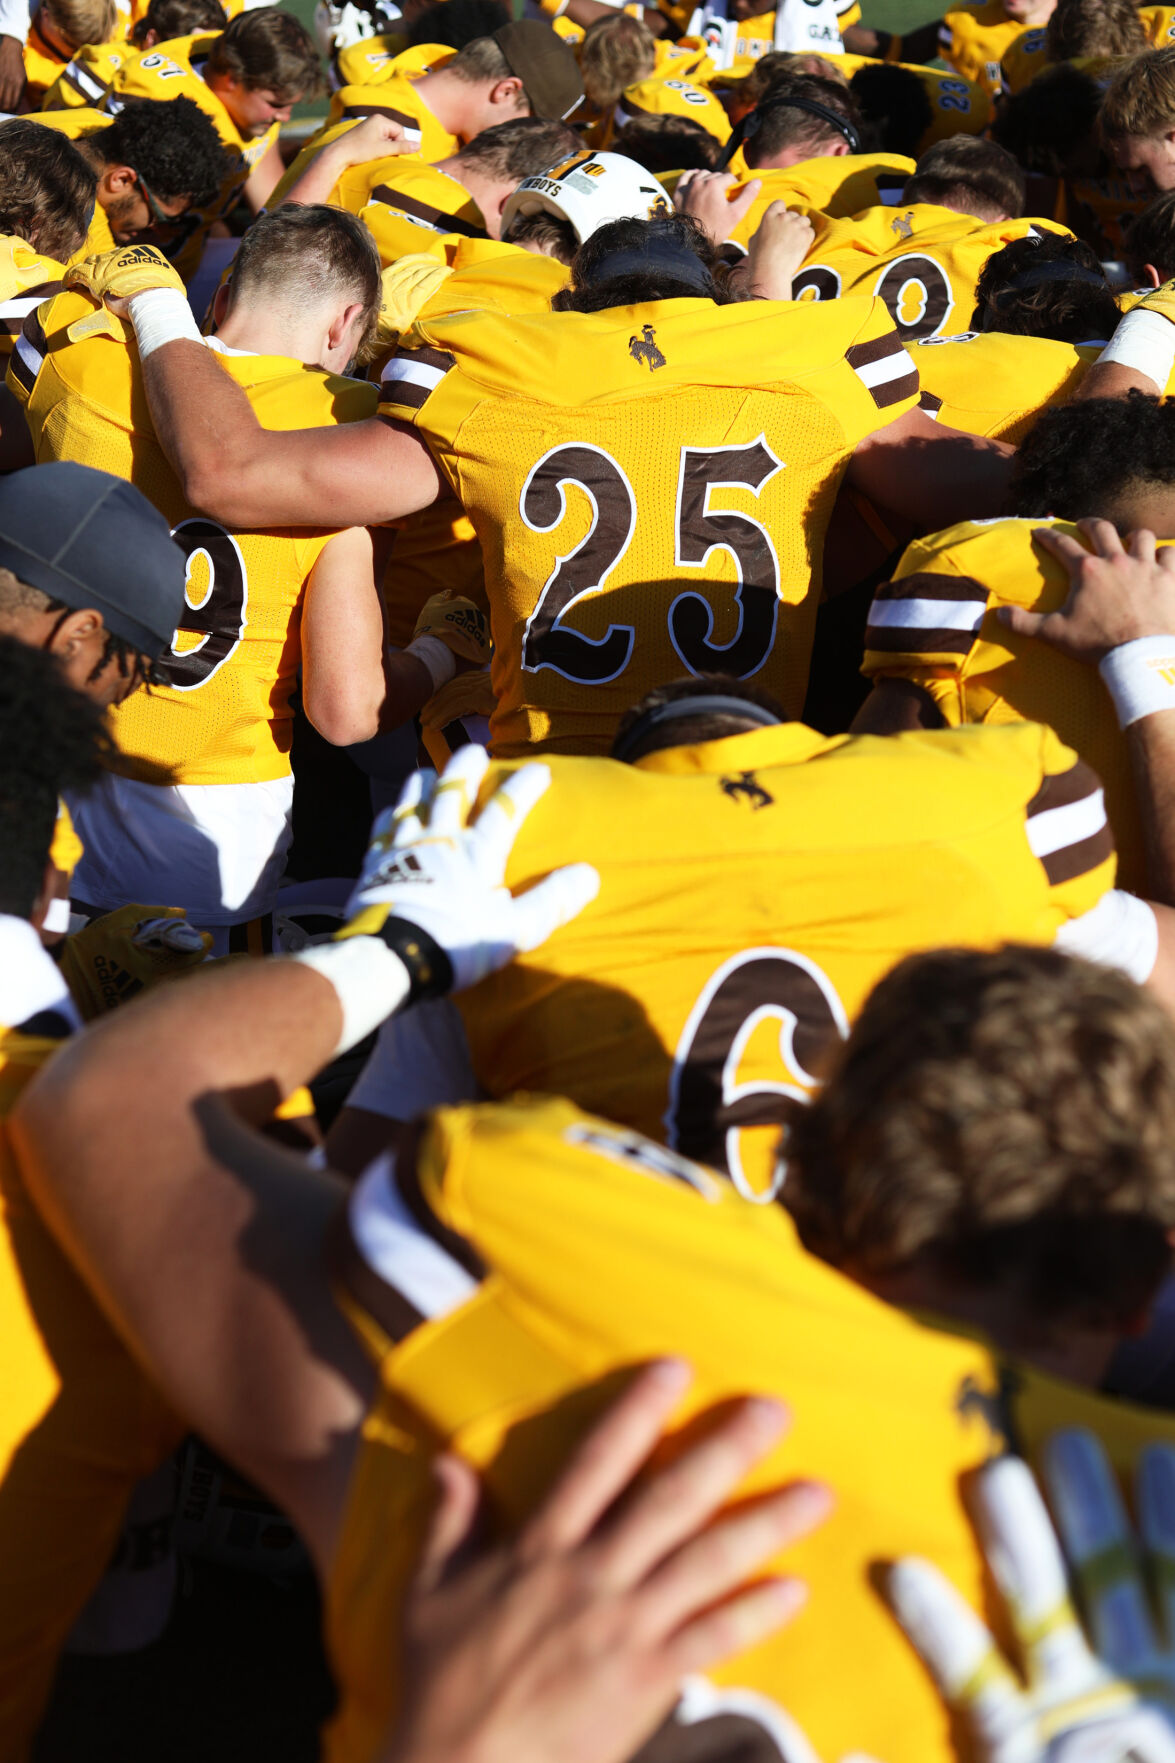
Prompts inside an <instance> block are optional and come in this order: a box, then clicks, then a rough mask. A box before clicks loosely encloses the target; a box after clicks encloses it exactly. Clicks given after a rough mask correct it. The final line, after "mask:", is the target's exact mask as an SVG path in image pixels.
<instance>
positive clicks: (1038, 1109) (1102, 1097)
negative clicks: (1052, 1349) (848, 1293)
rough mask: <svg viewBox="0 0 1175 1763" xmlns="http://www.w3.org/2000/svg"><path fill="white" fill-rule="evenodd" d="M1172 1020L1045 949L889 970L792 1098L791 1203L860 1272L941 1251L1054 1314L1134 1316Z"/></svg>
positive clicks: (1096, 972)
mask: <svg viewBox="0 0 1175 1763" xmlns="http://www.w3.org/2000/svg"><path fill="white" fill-rule="evenodd" d="M1173 1134H1175V1026H1173V1025H1172V1023H1171V1019H1170V1017H1169V1016H1168V1015H1167V1014H1166V1013H1165V1012H1164V1010H1163V1008H1162V1006H1161V1005H1160V1004H1159V1003H1158V1001H1157V999H1154V998H1151V997H1149V996H1148V995H1147V993H1146V992H1145V991H1143V990H1142V989H1141V988H1140V987H1139V986H1136V985H1135V984H1134V983H1133V982H1132V981H1131V980H1128V979H1127V978H1125V976H1124V975H1122V974H1120V973H1117V972H1115V971H1114V970H1113V969H1112V968H1109V967H1100V966H1099V967H1095V966H1093V965H1092V964H1091V963H1089V962H1085V961H1076V960H1074V959H1072V958H1071V957H1069V956H1066V955H1063V954H1061V953H1059V952H1058V951H1056V950H1053V949H1042V948H1035V949H1030V948H1016V947H1009V948H1006V949H1001V950H997V951H995V952H994V953H982V952H980V951H977V950H961V949H947V950H940V951H936V952H934V953H933V954H929V955H915V956H911V957H910V958H908V959H907V960H905V961H902V962H900V963H899V964H898V966H897V967H895V968H894V969H893V971H892V972H891V973H889V974H888V975H887V976H886V977H885V978H884V979H883V980H881V981H880V983H879V984H878V985H877V987H876V988H875V989H874V991H873V993H872V995H871V996H870V997H869V999H868V1000H867V1001H866V1004H865V1007H864V1009H863V1010H862V1012H861V1014H860V1016H859V1017H858V1019H857V1023H856V1026H855V1027H854V1029H853V1032H852V1035H851V1036H850V1038H849V1040H848V1042H847V1044H846V1045H845V1046H844V1048H843V1049H842V1051H841V1053H840V1056H839V1060H838V1061H837V1063H836V1066H835V1069H834V1071H833V1073H832V1075H831V1078H830V1080H829V1082H828V1085H827V1087H826V1088H825V1089H824V1091H823V1092H822V1093H821V1094H820V1095H818V1096H817V1097H816V1098H815V1100H814V1101H813V1103H812V1105H811V1106H810V1107H808V1108H801V1109H798V1110H797V1111H796V1113H795V1115H794V1116H793V1118H792V1122H791V1124H790V1125H789V1128H788V1136H787V1140H786V1144H785V1150H786V1155H787V1181H786V1183H785V1185H784V1188H783V1193H782V1196H781V1198H782V1200H783V1203H784V1205H785V1206H786V1207H787V1209H788V1211H789V1212H790V1213H791V1214H792V1216H793V1218H794V1219H795V1221H796V1224H797V1226H798V1228H799V1232H800V1236H801V1238H802V1239H803V1242H804V1244H805V1246H806V1247H807V1248H808V1249H810V1250H811V1251H812V1252H813V1253H814V1254H817V1255H819V1256H821V1257H822V1259H824V1260H826V1261H830V1262H832V1263H833V1265H835V1266H840V1267H848V1268H850V1269H851V1270H852V1271H853V1272H855V1273H856V1274H857V1275H858V1276H859V1277H860V1276H863V1277H865V1278H866V1280H868V1278H869V1276H870V1274H874V1275H884V1274H885V1273H888V1272H890V1271H893V1270H897V1269H900V1268H902V1267H905V1266H908V1265H909V1264H910V1263H911V1262H912V1261H914V1260H915V1259H923V1260H925V1259H926V1258H933V1260H934V1261H935V1262H936V1263H937V1265H938V1267H939V1269H940V1271H941V1272H942V1273H944V1274H946V1275H947V1276H948V1277H951V1278H955V1279H960V1280H963V1281H965V1282H966V1283H968V1284H971V1285H979V1286H981V1287H988V1288H1002V1289H1004V1290H1006V1291H1008V1292H1010V1293H1015V1294H1016V1295H1017V1296H1018V1297H1019V1298H1021V1299H1022V1300H1024V1301H1025V1302H1026V1303H1027V1305H1028V1306H1029V1308H1030V1310H1031V1311H1032V1312H1033V1313H1034V1318H1035V1319H1036V1320H1037V1321H1039V1322H1040V1323H1041V1324H1042V1325H1044V1326H1046V1327H1052V1326H1059V1327H1064V1326H1065V1325H1066V1324H1067V1323H1070V1322H1074V1321H1076V1322H1078V1323H1083V1324H1085V1325H1092V1326H1100V1327H1128V1326H1130V1325H1131V1324H1133V1323H1136V1322H1137V1320H1138V1318H1139V1316H1140V1315H1141V1314H1142V1313H1143V1312H1144V1311H1145V1309H1146V1307H1147V1305H1148V1304H1149V1302H1150V1300H1151V1299H1152V1297H1153V1295H1154V1292H1155V1290H1156V1288H1157V1286H1158V1284H1159V1282H1160V1280H1161V1279H1162V1278H1163V1276H1164V1274H1165V1273H1166V1271H1167V1270H1168V1268H1169V1266H1170V1264H1171V1249H1170V1245H1169V1243H1168V1240H1167V1238H1168V1233H1169V1232H1170V1231H1171V1230H1172V1228H1173V1227H1175V1139H1173V1137H1172V1135H1173Z"/></svg>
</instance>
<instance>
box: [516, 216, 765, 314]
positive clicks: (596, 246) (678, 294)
mask: <svg viewBox="0 0 1175 1763" xmlns="http://www.w3.org/2000/svg"><path fill="white" fill-rule="evenodd" d="M658 245H664V246H665V247H667V251H666V257H667V258H670V257H671V253H672V252H673V251H674V250H677V251H680V252H683V253H685V252H688V253H689V254H690V255H691V256H693V257H696V258H697V259H698V260H699V262H700V263H701V265H702V267H703V268H704V269H706V270H708V271H709V273H710V279H711V287H710V288H709V289H706V290H703V289H701V288H699V287H698V285H697V283H696V282H695V281H694V280H692V279H690V278H689V277H687V276H685V275H683V276H681V277H678V276H675V274H674V271H673V265H672V261H671V260H670V261H665V260H663V259H658V258H657V257H656V256H654V255H650V256H649V259H648V268H647V269H640V270H634V271H629V272H628V273H627V274H624V275H619V276H618V275H608V276H607V277H606V278H605V279H603V280H601V279H600V278H599V270H600V267H601V265H603V264H604V261H605V259H606V258H608V257H610V256H611V255H612V254H613V252H617V251H635V252H641V253H645V252H650V251H652V252H655V251H656V248H657V246H658ZM724 269H725V265H724V263H723V260H722V258H721V257H720V256H719V254H718V252H717V250H716V249H715V247H714V246H713V245H712V244H711V243H710V240H709V238H708V237H707V235H706V233H705V232H704V231H703V229H702V228H701V227H700V226H699V225H698V223H697V221H696V220H693V219H691V217H690V216H689V215H687V214H667V215H660V216H658V217H657V218H656V219H654V220H610V221H606V222H605V224H604V225H603V226H602V227H598V228H597V229H596V231H595V232H594V233H593V234H592V236H591V238H590V239H588V240H586V241H585V243H584V244H582V245H581V246H580V248H579V250H578V251H577V252H576V253H575V257H574V259H573V261H572V264H571V286H570V288H564V289H562V290H561V291H560V292H559V293H558V294H556V295H555V298H554V299H553V300H552V301H551V308H552V310H553V311H555V312H604V311H606V310H607V309H608V308H609V307H613V306H641V305H643V304H644V303H645V302H646V301H648V300H681V299H694V300H696V299H698V298H703V299H704V298H707V297H708V298H710V299H712V300H713V301H714V302H715V304H716V305H718V306H725V305H728V304H729V303H730V301H731V300H732V299H733V298H734V296H732V295H731V294H729V293H728V292H727V290H726V287H725V281H724V273H723V272H724Z"/></svg>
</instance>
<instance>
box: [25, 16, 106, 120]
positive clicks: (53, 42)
mask: <svg viewBox="0 0 1175 1763" xmlns="http://www.w3.org/2000/svg"><path fill="white" fill-rule="evenodd" d="M117 17H118V8H117V6H116V5H115V0H41V3H40V5H39V6H38V7H37V10H36V13H35V14H34V16H33V19H32V22H31V23H30V25H29V34H28V40H27V41H26V43H25V50H24V75H25V89H24V98H23V104H24V108H25V109H27V110H39V109H40V107H41V101H42V99H43V98H44V96H45V93H46V91H47V90H48V88H49V87H50V86H51V85H52V84H53V82H54V81H55V80H56V79H57V78H58V76H59V75H60V73H61V71H62V68H63V67H65V66H66V65H67V63H68V62H69V61H70V60H71V58H72V57H73V55H74V54H75V52H76V51H77V50H78V49H80V48H81V47H82V45H83V44H85V43H105V42H107V41H108V40H109V39H110V38H111V37H112V36H113V35H114V34H115V20H116V19H117Z"/></svg>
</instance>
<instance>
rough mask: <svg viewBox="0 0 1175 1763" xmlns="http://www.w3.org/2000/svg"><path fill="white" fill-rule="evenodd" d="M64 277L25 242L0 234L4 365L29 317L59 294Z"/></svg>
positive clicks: (0, 344) (1, 354) (0, 325)
mask: <svg viewBox="0 0 1175 1763" xmlns="http://www.w3.org/2000/svg"><path fill="white" fill-rule="evenodd" d="M64 274H65V265H64V264H62V263H56V262H54V260H53V258H52V257H42V256H41V254H40V252H39V251H34V250H33V247H32V246H31V245H30V244H29V243H28V241H27V240H26V239H20V238H18V237H17V236H16V234H15V233H0V362H3V363H7V361H8V359H9V357H10V356H11V354H12V346H13V343H14V342H15V340H16V338H17V337H19V336H20V333H21V331H22V330H23V328H24V323H25V320H26V319H27V318H28V316H29V314H30V313H32V312H35V311H36V309H37V307H38V306H39V305H40V304H41V302H42V301H43V300H48V299H51V298H52V296H53V295H54V294H58V293H60V292H61V278H62V277H63V276H64Z"/></svg>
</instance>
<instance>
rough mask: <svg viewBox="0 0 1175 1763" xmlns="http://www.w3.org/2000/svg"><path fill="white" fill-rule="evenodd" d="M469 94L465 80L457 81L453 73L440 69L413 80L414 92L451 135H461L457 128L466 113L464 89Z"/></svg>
mask: <svg viewBox="0 0 1175 1763" xmlns="http://www.w3.org/2000/svg"><path fill="white" fill-rule="evenodd" d="M463 87H464V90H465V91H466V92H467V91H468V90H469V87H468V85H467V84H466V82H465V81H464V80H455V79H454V78H453V76H452V74H451V73H446V72H445V69H444V68H443V67H438V68H437V70H436V72H435V73H425V74H421V76H420V78H419V79H418V80H413V82H412V90H413V93H414V94H415V96H416V97H417V98H419V99H420V101H421V103H422V104H423V105H424V106H425V107H426V108H427V109H428V110H431V112H432V114H433V115H434V116H435V117H436V119H437V121H438V122H439V123H440V125H441V127H442V128H443V129H444V130H445V133H446V134H449V135H460V133H461V130H460V128H459V127H458V126H457V125H458V124H459V122H460V121H461V118H462V115H463V113H464V108H465V106H464V102H463V98H462V88H463Z"/></svg>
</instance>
